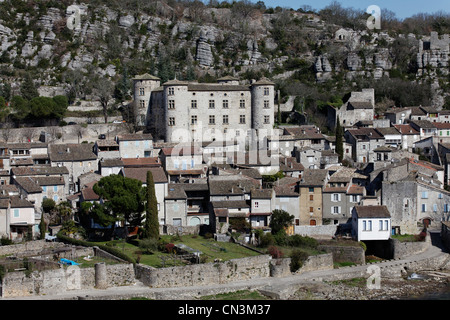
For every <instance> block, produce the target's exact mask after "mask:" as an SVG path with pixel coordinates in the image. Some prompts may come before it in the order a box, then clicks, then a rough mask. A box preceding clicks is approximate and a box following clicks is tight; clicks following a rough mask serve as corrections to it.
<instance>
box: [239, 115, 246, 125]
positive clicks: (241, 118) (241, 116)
mask: <svg viewBox="0 0 450 320" xmlns="http://www.w3.org/2000/svg"><path fill="white" fill-rule="evenodd" d="M239 123H240V124H245V115H244V114H241V115H240V116H239Z"/></svg>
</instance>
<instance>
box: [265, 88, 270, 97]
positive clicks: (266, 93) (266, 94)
mask: <svg viewBox="0 0 450 320" xmlns="http://www.w3.org/2000/svg"><path fill="white" fill-rule="evenodd" d="M264 95H265V96H268V95H269V88H268V87H265V88H264Z"/></svg>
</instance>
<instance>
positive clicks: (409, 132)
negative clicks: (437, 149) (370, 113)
mask: <svg viewBox="0 0 450 320" xmlns="http://www.w3.org/2000/svg"><path fill="white" fill-rule="evenodd" d="M394 127H395V128H396V129H397V130H398V131H399V132H400V134H401V135H402V144H401V147H402V148H403V149H405V150H408V151H412V150H413V148H414V144H415V143H416V142H417V141H419V140H420V132H419V131H418V130H416V129H415V128H413V127H412V126H411V124H409V123H408V124H397V125H394Z"/></svg>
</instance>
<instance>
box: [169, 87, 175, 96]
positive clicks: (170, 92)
mask: <svg viewBox="0 0 450 320" xmlns="http://www.w3.org/2000/svg"><path fill="white" fill-rule="evenodd" d="M168 90H169V96H173V95H174V94H175V89H174V88H169V89H168Z"/></svg>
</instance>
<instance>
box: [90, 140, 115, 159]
mask: <svg viewBox="0 0 450 320" xmlns="http://www.w3.org/2000/svg"><path fill="white" fill-rule="evenodd" d="M94 153H95V154H96V155H97V158H98V159H117V158H120V151H119V144H118V143H117V141H116V140H106V139H100V140H97V141H96V142H95V144H94Z"/></svg>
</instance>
